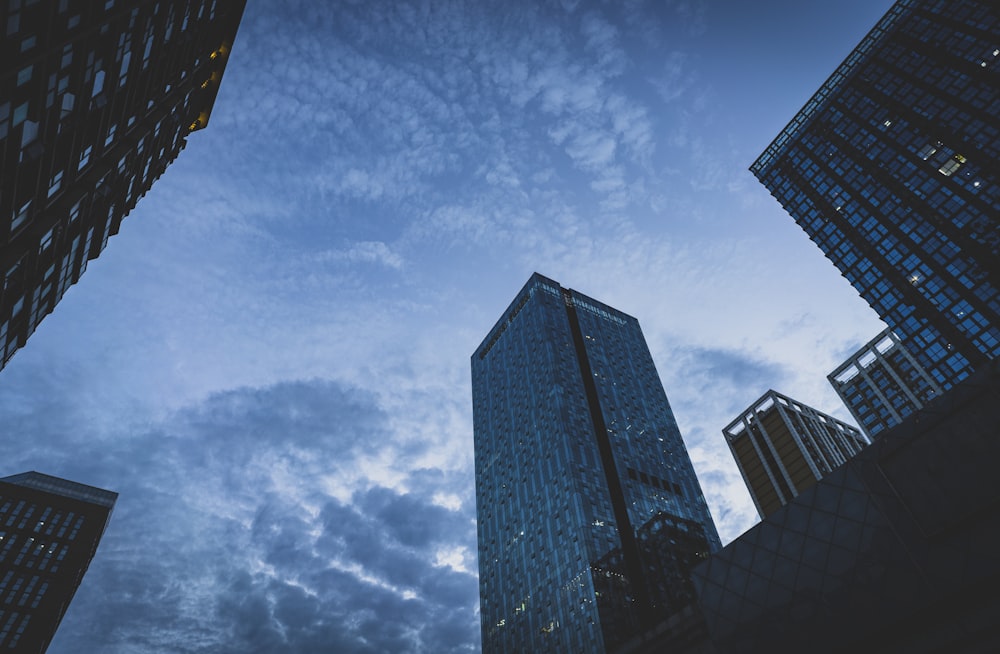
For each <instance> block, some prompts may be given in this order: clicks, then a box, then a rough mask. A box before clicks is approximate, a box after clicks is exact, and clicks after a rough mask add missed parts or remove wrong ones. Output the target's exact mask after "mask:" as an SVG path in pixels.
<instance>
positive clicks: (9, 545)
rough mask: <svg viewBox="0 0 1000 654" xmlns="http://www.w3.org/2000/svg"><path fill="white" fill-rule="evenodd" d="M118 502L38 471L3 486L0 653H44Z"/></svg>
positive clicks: (1, 482)
mask: <svg viewBox="0 0 1000 654" xmlns="http://www.w3.org/2000/svg"><path fill="white" fill-rule="evenodd" d="M117 498H118V493H113V492H111V491H107V490H102V489H100V488H94V487H93V486H86V485H84V484H79V483H76V482H73V481H67V480H65V479H59V478H58V477H50V476H49V475H43V474H41V473H38V472H25V473H22V474H19V475H14V476H12V477H5V478H3V479H0V651H16V652H32V653H40V652H44V651H45V650H46V648H47V647H48V646H49V642H50V641H51V640H52V637H53V636H54V635H55V633H56V628H57V627H58V626H59V622H60V621H61V620H62V618H63V615H65V613H66V609H67V608H68V607H69V603H70V600H72V599H73V594H74V593H76V589H77V588H78V587H79V586H80V582H81V580H82V579H83V575H84V573H85V572H86V571H87V567H88V566H89V565H90V561H91V559H92V558H93V557H94V553H95V552H96V551H97V544H98V543H99V542H100V540H101V536H102V535H103V534H104V529H105V527H107V524H108V520H109V519H110V518H111V510H112V508H113V507H114V505H115V500H116V499H117Z"/></svg>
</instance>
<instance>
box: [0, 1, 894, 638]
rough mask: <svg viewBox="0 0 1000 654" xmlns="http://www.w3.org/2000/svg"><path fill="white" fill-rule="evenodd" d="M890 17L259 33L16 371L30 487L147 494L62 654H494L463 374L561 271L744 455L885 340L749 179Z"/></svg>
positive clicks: (544, 10) (610, 7) (708, 480)
mask: <svg viewBox="0 0 1000 654" xmlns="http://www.w3.org/2000/svg"><path fill="white" fill-rule="evenodd" d="M890 4H891V2H889V1H888V0H840V1H839V2H836V3H832V2H829V3H826V2H801V1H800V0H761V1H757V2H746V1H745V0H616V1H614V2H600V1H597V0H593V1H589V2H588V1H584V0H559V1H556V0H547V1H542V0H533V1H530V2H529V1H519V0H508V1H507V2H503V3H500V2H488V1H480V2H460V1H457V0H456V1H453V2H436V1H431V2H424V1H418V0H398V1H393V2H388V1H385V2H382V1H371V0H369V1H361V0H339V1H338V2H312V1H309V0H250V1H249V4H248V7H247V10H246V14H245V16H244V20H243V24H242V26H241V28H240V31H239V34H238V36H237V39H236V42H235V45H234V47H233V50H232V54H231V58H230V61H229V63H228V67H227V69H226V73H225V76H224V78H223V82H222V86H221V90H220V93H219V97H218V100H217V102H216V105H215V108H214V111H213V114H212V118H211V122H210V124H209V126H208V128H207V129H205V130H202V131H200V132H197V133H195V134H192V135H191V137H190V139H189V141H188V146H187V149H186V150H185V151H184V152H183V153H182V154H181V155H180V157H179V158H178V160H177V161H176V162H175V163H174V164H172V165H171V167H170V168H169V169H168V171H167V172H166V174H165V175H164V176H163V177H162V178H161V179H160V180H159V181H157V182H156V184H155V186H154V187H153V189H152V191H150V192H149V193H148V194H147V195H146V197H145V198H144V199H143V200H142V201H141V202H140V204H139V206H138V207H137V208H136V209H135V210H134V211H133V212H132V214H131V215H130V216H129V217H128V218H127V219H126V220H125V222H124V223H123V226H122V230H121V233H120V234H118V235H117V236H115V237H113V238H112V239H111V241H110V242H109V245H108V247H107V249H106V250H105V252H104V254H102V256H101V257H100V258H99V259H97V260H95V261H93V262H91V263H90V265H89V267H88V270H87V272H86V273H85V275H84V276H83V278H82V279H81V281H80V283H78V284H77V285H76V286H74V287H72V288H71V289H70V290H69V291H68V292H67V294H66V296H65V297H64V299H63V300H62V301H61V302H60V304H59V305H58V306H57V307H56V309H55V312H54V313H53V314H52V315H50V316H49V317H48V318H46V319H45V321H44V322H43V323H42V324H41V326H40V327H39V329H38V330H37V332H36V333H35V334H34V335H33V336H32V337H31V339H30V340H29V342H28V344H27V346H26V347H24V348H23V349H22V350H21V351H20V352H18V353H17V354H16V355H15V356H14V357H13V359H12V360H11V362H10V363H9V364H8V365H7V367H6V369H4V370H3V371H2V372H0V425H3V433H4V434H5V438H3V439H0V461H3V463H4V465H3V468H4V469H5V470H4V471H0V473H2V474H15V473H19V472H23V471H27V470H38V471H40V472H45V473H47V474H52V475H57V476H61V477H66V478H69V479H73V480H76V481H80V482H83V483H87V484H92V485H95V486H99V487H102V488H108V489H111V490H114V491H117V492H118V493H119V494H120V497H119V500H118V503H117V505H116V507H115V510H114V514H113V516H112V519H111V522H110V525H109V527H108V530H107V532H106V533H105V535H104V538H103V540H102V542H101V545H100V548H99V550H98V553H97V556H96V557H95V559H94V561H93V563H92V564H91V566H90V570H89V572H88V573H87V576H86V578H85V580H84V582H83V584H82V585H81V587H80V589H79V591H78V592H77V594H76V598H75V599H74V601H73V603H72V605H71V607H70V609H69V611H68V613H67V615H66V617H65V619H64V621H63V624H62V626H61V627H60V630H59V632H58V634H57V636H56V638H55V640H54V641H53V644H52V646H51V648H50V650H49V651H50V652H51V653H52V654H64V653H75V652H109V653H119V652H121V653H124V652H129V653H130V654H131V653H139V654H145V653H153V652H164V653H166V652H171V653H177V652H179V653H200V652H213V653H227V652H233V653H235V652H240V653H246V652H269V653H270V652H279V653H280V652H347V653H353V652H476V651H479V649H480V642H479V621H478V586H477V576H476V570H477V564H476V531H475V491H474V471H473V451H472V407H471V382H470V368H469V357H470V356H471V354H472V352H473V351H474V350H475V348H476V347H477V346H478V344H479V343H480V341H481V340H482V338H483V337H484V336H485V335H486V333H487V332H488V331H489V329H490V328H491V327H492V326H493V324H494V322H495V321H496V320H497V318H499V316H500V314H501V313H502V312H503V310H504V309H505V308H506V306H507V305H508V303H509V302H510V301H511V299H512V298H513V297H514V295H515V293H516V292H517V291H518V290H519V289H520V288H521V286H522V285H523V284H524V283H525V282H526V281H527V279H528V277H529V276H530V275H531V273H532V272H535V271H538V272H540V273H542V274H544V275H546V276H549V277H551V278H553V279H555V280H557V281H559V282H560V283H561V284H562V285H563V286H565V287H569V288H574V289H576V290H578V291H581V292H583V293H585V294H587V295H590V296H592V297H594V298H596V299H598V300H600V301H602V302H605V303H607V304H610V305H611V306H614V307H616V308H618V309H620V310H622V311H625V312H626V313H629V314H631V315H633V316H635V317H637V318H638V319H639V322H640V324H641V326H642V328H643V331H644V333H645V336H646V339H647V342H648V344H649V346H650V349H651V351H652V354H653V358H654V361H655V362H656V365H657V369H658V370H659V373H660V376H661V378H662V380H663V384H664V387H665V389H666V392H667V395H668V397H669V398H670V402H671V405H672V407H673V409H674V412H675V415H676V418H677V421H678V424H679V426H680V428H681V433H682V434H683V436H684V439H685V442H686V443H687V446H688V450H689V453H690V455H691V457H692V460H693V462H694V466H695V469H696V471H697V473H698V476H699V479H700V482H701V485H702V488H703V490H704V492H705V495H706V498H707V500H708V503H709V507H710V509H711V511H712V514H713V516H714V518H715V520H716V523H717V525H718V527H719V531H720V533H721V535H722V538H723V542H729V541H731V540H733V539H734V538H736V537H737V536H739V535H740V534H741V533H743V532H744V531H745V530H746V529H748V528H749V527H750V526H752V525H753V524H754V523H755V522H756V521H757V515H756V511H755V510H754V507H753V504H752V501H751V500H750V497H749V495H748V493H747V491H746V488H745V486H744V484H743V482H742V480H741V478H740V475H739V472H738V470H737V468H736V466H735V463H734V462H733V460H732V456H731V455H730V453H729V451H728V448H727V447H726V445H725V442H724V440H723V437H722V434H721V430H722V428H723V427H725V426H726V425H727V424H728V423H729V422H730V421H731V420H733V419H734V418H736V416H737V415H738V414H739V412H741V411H742V410H744V409H746V408H747V407H748V406H750V404H751V403H752V402H753V401H754V400H756V399H757V398H758V397H759V396H761V395H762V394H763V393H764V392H765V391H766V390H768V389H769V388H774V389H775V390H778V391H780V392H782V393H785V394H787V395H790V396H792V397H794V398H796V399H798V400H800V401H802V402H804V403H806V404H809V405H812V406H814V407H816V408H818V409H820V410H822V411H826V412H828V413H831V414H832V415H834V416H836V417H839V418H841V419H845V420H848V421H850V418H849V415H848V413H847V411H846V409H845V408H844V407H843V405H842V404H841V403H840V401H839V400H838V399H837V397H836V395H835V394H834V392H833V390H832V389H831V388H830V386H829V384H828V382H827V381H826V375H827V373H829V372H830V371H831V370H833V368H834V367H836V366H837V365H838V364H839V363H840V362H842V361H843V360H844V359H845V358H846V357H847V356H848V355H849V354H851V353H852V352H853V351H855V350H856V349H857V348H859V347H860V346H861V345H863V344H864V343H865V342H867V341H868V340H869V339H871V338H872V337H874V336H875V335H876V334H877V333H878V332H879V331H880V330H881V329H882V328H883V326H882V324H881V323H880V322H879V320H878V318H877V316H876V315H875V313H874V312H873V311H872V310H871V309H870V308H869V307H868V306H867V305H866V304H865V303H864V301H862V300H861V299H860V298H859V297H858V296H857V295H856V293H854V291H853V290H852V289H851V287H850V285H849V284H848V283H847V282H846V281H845V280H844V279H843V278H841V277H840V275H839V273H838V272H837V271H836V269H835V268H834V267H833V266H832V265H831V264H830V263H829V262H828V261H827V260H826V259H824V257H823V256H822V254H821V252H820V251H819V249H818V248H816V247H815V245H813V244H812V243H811V242H810V241H809V240H808V238H807V237H806V236H805V234H804V233H803V232H802V231H801V230H800V229H799V228H798V227H797V226H796V225H795V224H794V222H793V221H792V220H791V219H790V218H789V217H788V216H787V214H785V213H784V212H783V211H782V210H781V208H780V207H779V206H778V204H777V202H775V201H774V200H773V199H772V198H771V197H770V196H769V195H768V194H767V192H766V191H765V190H764V189H763V187H762V186H760V184H759V183H757V182H756V180H755V179H754V178H753V177H752V175H751V174H750V173H749V172H748V170H747V169H748V167H749V166H750V164H751V163H752V162H753V160H754V159H755V158H756V157H757V156H758V155H759V154H760V152H761V151H763V149H764V148H765V147H766V146H767V145H768V143H769V142H770V141H771V139H773V138H774V136H776V135H777V133H778V132H779V131H780V129H781V128H782V127H783V126H784V125H785V124H786V123H787V122H788V121H789V120H790V119H791V118H792V116H793V115H794V114H795V112H796V111H797V110H798V109H799V108H800V107H801V106H802V105H803V104H804V103H805V101H806V100H807V99H808V98H809V97H810V96H811V94H812V93H813V92H814V91H815V90H816V89H817V88H818V87H819V85H820V84H821V83H822V82H823V81H824V80H825V79H826V77H827V76H828V75H829V74H830V73H832V72H833V70H834V68H835V67H836V66H837V64H839V63H840V61H841V60H843V58H844V57H845V56H846V55H847V54H848V53H849V51H850V50H851V48H852V47H853V46H854V45H856V44H857V42H858V41H859V40H860V39H861V38H862V37H863V36H864V34H865V33H866V32H867V31H868V30H869V29H870V28H871V27H872V26H873V25H874V24H875V22H876V21H877V19H878V18H879V17H880V16H881V15H882V14H883V13H884V12H885V11H886V10H887V9H888V8H889V6H890Z"/></svg>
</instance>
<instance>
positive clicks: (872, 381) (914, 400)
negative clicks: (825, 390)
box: [827, 329, 943, 438]
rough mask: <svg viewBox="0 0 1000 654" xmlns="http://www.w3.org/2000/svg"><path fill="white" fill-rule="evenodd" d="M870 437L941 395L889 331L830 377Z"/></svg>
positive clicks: (928, 374)
mask: <svg viewBox="0 0 1000 654" xmlns="http://www.w3.org/2000/svg"><path fill="white" fill-rule="evenodd" d="M827 379H829V380H830V383H831V384H832V385H833V388H834V390H836V391H837V395H839V396H840V399H842V400H843V401H844V404H846V405H847V408H848V409H850V411H851V415H853V416H854V419H855V420H857V421H858V424H859V425H861V428H862V429H864V430H865V433H866V434H868V436H869V438H871V437H874V436H876V435H878V434H880V433H882V432H883V431H885V430H886V429H888V428H890V427H892V426H894V425H898V424H899V423H900V422H902V421H903V418H905V417H906V416H908V415H910V414H911V413H913V412H915V411H917V410H919V409H922V408H923V407H924V405H925V404H927V403H928V402H929V401H931V400H932V399H934V398H935V397H937V396H938V395H940V394H941V393H942V390H943V389H942V388H941V385H940V384H938V383H937V381H935V379H934V377H933V376H931V374H930V373H929V372H927V371H926V370H925V369H924V367H923V366H921V365H920V362H919V361H918V360H917V358H916V357H915V356H914V355H913V353H911V352H910V351H909V349H907V347H906V345H905V344H904V343H903V342H902V341H900V340H899V337H898V336H896V335H895V334H893V333H892V330H889V329H886V330H885V331H883V332H882V333H881V334H879V335H878V336H876V337H875V338H873V339H872V340H871V341H870V342H868V343H867V344H865V346H864V347H862V348H861V349H860V350H858V351H857V352H856V353H854V355H853V356H851V358H850V359H848V360H847V361H845V362H844V363H842V364H841V365H840V366H838V367H837V369H836V370H834V371H833V372H831V373H830V374H829V375H827Z"/></svg>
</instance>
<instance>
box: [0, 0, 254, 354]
mask: <svg viewBox="0 0 1000 654" xmlns="http://www.w3.org/2000/svg"><path fill="white" fill-rule="evenodd" d="M244 5H245V0H224V1H219V0H139V1H133V2H123V1H122V0H119V1H117V2H115V0H108V1H107V2H104V1H101V2H67V0H34V1H32V0H10V1H9V2H3V3H0V29H2V30H5V31H4V34H3V37H2V38H0V368H2V367H3V366H4V365H5V364H6V363H7V361H8V360H9V359H10V357H11V355H13V353H14V352H15V351H16V350H17V349H18V348H20V347H22V346H23V345H24V343H25V341H26V340H27V338H28V337H29V336H30V335H31V334H32V333H33V332H34V330H35V327H37V325H38V323H39V322H40V321H41V320H42V319H43V318H44V317H45V316H46V315H47V314H48V313H49V312H50V311H52V309H53V307H54V306H55V305H56V303H57V302H59V300H60V299H61V298H62V297H63V294H64V293H65V292H66V289H67V288H68V287H69V286H70V285H72V284H74V283H75V282H76V281H77V280H78V279H79V278H80V275H81V274H83V272H84V270H86V267H87V262H88V261H89V260H90V259H93V258H95V257H97V256H98V255H100V253H101V251H102V250H103V249H104V247H105V245H107V242H108V237H109V236H111V235H112V234H116V233H117V232H118V228H119V226H120V224H121V221H122V218H124V217H125V216H126V215H128V213H129V211H131V210H132V208H133V207H134V206H135V204H136V202H138V200H139V198H141V197H142V196H143V195H145V193H146V191H148V190H149V188H150V187H151V186H152V184H153V182H154V181H155V180H156V179H157V178H159V176H160V175H162V174H163V171H164V170H166V168H167V166H168V165H169V164H170V163H171V162H172V161H173V160H174V158H175V157H176V156H177V155H178V154H179V153H180V151H181V150H182V149H184V146H185V143H186V140H187V136H188V134H190V133H191V132H193V131H196V130H199V129H201V128H203V127H205V125H207V124H208V119H209V116H210V115H211V112H212V106H213V104H214V102H215V97H216V94H217V92H218V89H219V83H220V81H221V79H222V73H223V70H224V69H225V66H226V61H227V60H228V56H229V52H230V49H231V47H232V43H233V39H234V38H235V36H236V30H237V28H238V26H239V22H240V19H241V17H242V14H243V8H244Z"/></svg>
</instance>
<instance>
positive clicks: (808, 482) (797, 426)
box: [722, 390, 868, 518]
mask: <svg viewBox="0 0 1000 654" xmlns="http://www.w3.org/2000/svg"><path fill="white" fill-rule="evenodd" d="M722 433H723V435H724V436H725V437H726V444H728V445H729V450H730V451H731V452H732V453H733V458H735V459H736V465H737V466H738V467H739V469H740V474H742V475H743V481H745V482H746V485H747V489H748V490H749V491H750V496H751V497H752V498H753V503H754V505H755V506H756V507H757V512H758V513H760V516H761V517H762V518H763V517H766V516H768V515H770V514H771V513H773V512H774V511H777V510H778V509H779V508H781V507H782V506H784V505H786V504H788V503H789V502H790V501H791V500H792V499H793V498H795V497H798V495H799V494H800V493H802V492H803V491H804V490H806V489H807V488H810V487H811V486H812V485H813V484H815V483H816V482H817V481H819V480H820V479H822V478H823V477H824V476H826V475H827V474H829V473H830V472H831V471H832V470H835V469H836V468H837V467H839V466H841V465H843V463H844V462H846V461H847V460H848V459H850V458H851V457H852V456H854V455H855V454H857V453H858V452H860V451H861V450H862V448H864V447H865V446H866V445H868V439H866V438H865V437H864V435H863V434H862V433H861V432H860V431H859V430H858V429H856V428H854V427H852V426H850V425H848V424H847V423H845V422H842V421H840V420H837V419H836V418H834V417H833V416H829V415H827V414H825V413H821V412H819V411H817V410H816V409H814V408H812V407H810V406H807V405H805V404H802V403H801V402H797V401H796V400H793V399H792V398H790V397H788V396H786V395H782V394H781V393H778V392H776V391H773V390H771V391H768V392H766V393H764V395H762V396H761V397H760V398H759V399H758V400H757V401H756V402H754V403H753V404H752V405H751V406H750V407H749V408H748V409H747V410H746V411H744V412H743V413H742V414H741V415H740V417H739V418H737V419H736V420H734V421H733V422H732V423H730V424H729V425H728V426H727V427H726V428H725V429H723V430H722Z"/></svg>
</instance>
